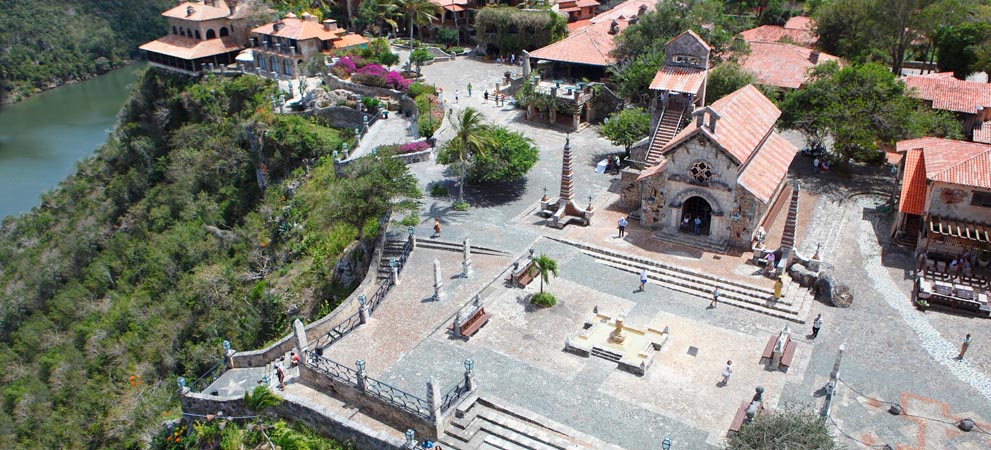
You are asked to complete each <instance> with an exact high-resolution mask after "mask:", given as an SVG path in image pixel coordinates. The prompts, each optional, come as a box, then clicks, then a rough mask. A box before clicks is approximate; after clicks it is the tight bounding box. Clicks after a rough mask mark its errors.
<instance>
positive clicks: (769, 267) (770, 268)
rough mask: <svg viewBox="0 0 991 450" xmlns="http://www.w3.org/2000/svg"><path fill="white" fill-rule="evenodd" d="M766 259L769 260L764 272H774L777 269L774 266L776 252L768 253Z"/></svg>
mask: <svg viewBox="0 0 991 450" xmlns="http://www.w3.org/2000/svg"><path fill="white" fill-rule="evenodd" d="M764 259H765V260H767V269H766V270H765V271H764V272H765V273H774V270H775V268H774V260H775V259H776V258H775V257H774V252H770V253H768V254H767V256H765V257H764Z"/></svg>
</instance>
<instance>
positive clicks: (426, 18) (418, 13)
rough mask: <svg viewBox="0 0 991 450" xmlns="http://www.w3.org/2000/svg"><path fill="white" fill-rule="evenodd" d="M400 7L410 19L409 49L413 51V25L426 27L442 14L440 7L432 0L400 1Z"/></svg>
mask: <svg viewBox="0 0 991 450" xmlns="http://www.w3.org/2000/svg"><path fill="white" fill-rule="evenodd" d="M399 1H400V2H401V3H400V5H401V6H400V7H401V8H402V10H403V13H405V14H406V17H408V18H409V49H410V51H412V50H413V24H414V23H415V24H417V25H425V24H427V23H429V22H430V21H431V20H434V19H436V18H437V15H438V14H440V13H441V8H440V5H438V4H436V3H434V2H432V1H430V0H399Z"/></svg>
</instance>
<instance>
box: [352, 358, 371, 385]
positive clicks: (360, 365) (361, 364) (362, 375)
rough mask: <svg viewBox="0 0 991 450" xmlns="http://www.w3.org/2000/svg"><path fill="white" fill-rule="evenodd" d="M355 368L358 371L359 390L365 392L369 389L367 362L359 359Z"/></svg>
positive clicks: (355, 363)
mask: <svg viewBox="0 0 991 450" xmlns="http://www.w3.org/2000/svg"><path fill="white" fill-rule="evenodd" d="M354 366H355V368H356V369H358V390H359V391H361V392H365V390H366V389H367V388H368V373H367V372H365V361H362V360H360V359H359V360H357V361H355V362H354Z"/></svg>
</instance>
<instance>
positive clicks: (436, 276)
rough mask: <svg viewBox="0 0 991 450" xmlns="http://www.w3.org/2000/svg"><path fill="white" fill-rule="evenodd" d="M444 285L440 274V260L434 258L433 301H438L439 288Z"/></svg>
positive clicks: (439, 295)
mask: <svg viewBox="0 0 991 450" xmlns="http://www.w3.org/2000/svg"><path fill="white" fill-rule="evenodd" d="M443 286H444V281H443V279H442V278H441V275H440V261H438V260H436V259H435V260H434V301H435V302H437V301H440V300H441V298H442V295H441V292H440V288H442V287H443Z"/></svg>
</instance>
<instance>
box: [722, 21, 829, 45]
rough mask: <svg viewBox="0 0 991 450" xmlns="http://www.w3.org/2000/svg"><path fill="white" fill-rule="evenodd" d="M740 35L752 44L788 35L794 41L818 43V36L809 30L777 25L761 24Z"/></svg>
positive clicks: (797, 42) (774, 40)
mask: <svg viewBox="0 0 991 450" xmlns="http://www.w3.org/2000/svg"><path fill="white" fill-rule="evenodd" d="M739 36H740V37H741V38H743V40H744V41H747V43H749V44H750V45H753V43H754V42H778V41H780V40H781V39H783V38H785V37H787V38H788V39H790V40H791V41H792V42H794V43H796V44H798V45H801V46H804V47H811V46H813V45H815V43H816V40H817V38H816V36H815V34H813V33H812V31H809V30H796V29H789V28H785V27H781V26H777V25H761V26H759V27H757V28H751V29H749V30H745V31H741V32H740V34H739Z"/></svg>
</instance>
